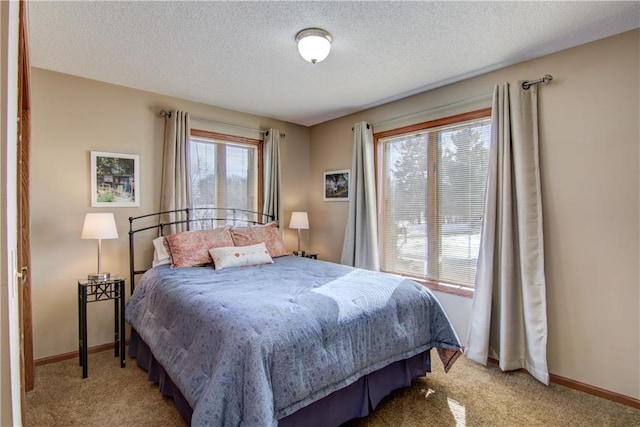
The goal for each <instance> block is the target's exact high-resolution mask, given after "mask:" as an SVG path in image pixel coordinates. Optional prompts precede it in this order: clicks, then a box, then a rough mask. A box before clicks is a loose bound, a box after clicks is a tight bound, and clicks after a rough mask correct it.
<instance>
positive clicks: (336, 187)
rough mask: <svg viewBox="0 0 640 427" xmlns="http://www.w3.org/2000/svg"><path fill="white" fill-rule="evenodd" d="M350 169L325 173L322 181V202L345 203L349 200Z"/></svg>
mask: <svg viewBox="0 0 640 427" xmlns="http://www.w3.org/2000/svg"><path fill="white" fill-rule="evenodd" d="M350 173H351V170H350V169H341V170H334V171H325V172H324V180H323V189H324V192H323V200H324V201H326V202H346V201H348V200H349V174H350Z"/></svg>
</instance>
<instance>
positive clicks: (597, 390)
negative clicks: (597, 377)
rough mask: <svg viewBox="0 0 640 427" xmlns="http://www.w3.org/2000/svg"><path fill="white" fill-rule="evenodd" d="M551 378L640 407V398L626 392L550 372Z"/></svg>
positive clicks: (575, 387) (565, 384) (569, 385)
mask: <svg viewBox="0 0 640 427" xmlns="http://www.w3.org/2000/svg"><path fill="white" fill-rule="evenodd" d="M549 380H550V381H551V382H552V383H555V384H560V385H563V386H565V387H569V388H572V389H575V390H580V391H583V392H585V393H588V394H592V395H594V396H598V397H602V398H603V399H607V400H612V401H614V402H618V403H622V404H623V405H627V406H631V407H632V408H636V409H640V399H634V398H633V397H630V396H625V395H624V394H619V393H615V392H613V391H610V390H605V389H603V388H600V387H596V386H593V385H589V384H585V383H581V382H580V381H575V380H572V379H569V378H565V377H561V376H560V375H554V374H549Z"/></svg>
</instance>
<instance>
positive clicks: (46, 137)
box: [31, 68, 309, 369]
mask: <svg viewBox="0 0 640 427" xmlns="http://www.w3.org/2000/svg"><path fill="white" fill-rule="evenodd" d="M32 88H33V89H32V101H33V152H32V159H33V160H32V169H31V170H32V195H31V197H32V199H31V215H32V218H31V221H32V224H31V226H32V258H33V263H32V264H33V272H32V274H33V276H32V278H33V329H34V351H35V357H36V359H40V358H44V357H47V356H52V355H59V354H63V353H67V352H73V351H77V348H78V326H77V325H78V323H77V322H78V314H77V297H76V296H77V291H76V287H77V279H78V278H81V277H83V276H86V274H87V273H90V272H92V271H94V270H95V269H96V260H97V254H96V252H97V243H96V242H95V241H91V240H81V239H80V231H81V229H82V224H83V221H84V215H85V213H87V212H114V213H115V216H116V222H117V225H118V234H119V236H120V237H119V239H117V240H105V241H103V242H102V249H103V258H102V266H103V270H106V271H110V272H111V273H112V274H113V273H120V274H122V275H125V276H128V269H129V267H128V234H127V232H128V217H129V216H137V215H142V214H145V213H150V212H154V211H157V210H158V208H159V204H160V202H159V193H160V176H161V164H162V141H163V130H164V119H162V118H161V117H159V116H158V112H159V111H160V110H161V109H173V108H178V109H182V110H186V111H189V112H190V113H191V114H192V116H194V117H200V118H205V119H210V120H215V121H220V122H224V123H231V124H237V125H241V126H245V127H248V128H254V129H268V128H270V127H274V128H278V129H280V130H281V131H282V132H284V133H285V134H286V137H285V138H284V139H283V140H282V147H281V157H282V162H283V164H284V166H283V169H282V180H283V193H284V198H283V204H284V211H285V218H288V217H289V216H290V213H291V211H293V210H306V209H307V191H306V190H307V187H308V182H307V180H308V173H309V172H308V167H307V165H308V163H309V131H308V128H306V127H302V126H297V125H293V124H290V123H285V122H280V121H276V120H273V119H268V118H265V117H258V116H252V115H248V114H242V113H238V112H234V111H229V110H225V109H222V108H216V107H211V106H206V105H202V104H197V103H194V102H189V101H185V100H180V99H176V98H171V97H167V96H162V95H158V94H153V93H149V92H143V91H138V90H133V89H129V88H124V87H120V86H115V85H110V84H106V83H101V82H97V81H93V80H87V79H82V78H77V77H73V76H69V75H65V74H59V73H55V72H51V71H45V70H42V69H37V68H36V69H33V71H32ZM192 127H201V128H204V127H206V128H208V129H211V130H215V131H219V132H225V133H230V134H238V133H240V134H242V135H243V136H249V137H254V138H260V137H261V136H260V134H259V133H258V132H253V134H252V132H246V131H240V130H238V129H234V128H229V127H223V126H219V125H213V124H211V123H201V122H198V121H197V120H193V121H192ZM91 151H107V152H115V153H130V154H138V155H140V163H141V179H140V186H141V188H140V197H141V204H140V207H139V208H111V209H107V208H91V207H90V201H89V191H90V171H89V169H90V165H89V162H90V152H91ZM286 223H288V221H286V220H285V225H286ZM285 241H286V243H287V245H288V247H289V248H290V249H292V250H293V249H295V247H296V233H295V231H294V230H289V229H286V228H285ZM149 262H150V258H149ZM127 282H128V281H127ZM112 319H113V305H112V304H110V303H108V302H101V303H94V304H89V307H88V340H89V343H88V344H89V346H90V347H91V346H96V345H100V344H105V343H109V342H113V330H112V329H113V320H112ZM90 369H91V368H90Z"/></svg>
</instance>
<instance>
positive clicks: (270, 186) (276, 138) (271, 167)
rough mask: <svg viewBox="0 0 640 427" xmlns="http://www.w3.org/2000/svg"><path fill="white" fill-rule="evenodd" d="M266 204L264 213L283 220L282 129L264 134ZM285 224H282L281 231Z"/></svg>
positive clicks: (270, 130) (279, 220) (263, 209)
mask: <svg viewBox="0 0 640 427" xmlns="http://www.w3.org/2000/svg"><path fill="white" fill-rule="evenodd" d="M263 141H264V154H263V156H264V159H263V166H264V206H263V208H262V213H264V214H266V215H273V217H274V218H275V220H276V221H278V222H281V221H282V220H283V216H284V214H283V211H282V202H281V200H280V192H281V191H282V190H281V188H282V182H281V177H280V131H279V130H278V129H269V131H268V132H265V135H264V140H263ZM283 229H284V224H280V232H282V231H283Z"/></svg>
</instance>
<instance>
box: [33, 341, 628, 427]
mask: <svg viewBox="0 0 640 427" xmlns="http://www.w3.org/2000/svg"><path fill="white" fill-rule="evenodd" d="M127 364H128V366H127V367H126V368H124V369H121V368H120V366H119V363H118V359H117V358H114V357H113V352H110V351H105V352H101V353H97V354H91V355H89V378H87V379H84V380H83V379H82V378H81V376H82V368H80V367H79V366H78V360H77V359H73V360H67V361H63V362H58V363H53V364H49V365H44V366H38V367H37V368H36V384H35V389H34V390H33V391H30V392H29V393H27V420H26V421H27V425H28V426H34V427H35V426H37V427H41V426H42V427H44V426H168V427H170V426H184V425H185V422H184V421H183V420H182V418H181V417H180V415H179V414H178V412H177V411H176V409H175V407H174V406H173V402H172V401H171V400H170V399H165V398H163V397H162V396H161V394H160V392H159V391H158V388H157V386H156V385H154V384H153V383H150V382H149V381H147V374H146V372H144V371H143V370H142V369H140V368H139V367H138V366H137V365H136V364H135V360H133V359H127ZM373 426H409V427H411V426H625V427H626V426H640V409H634V408H631V407H628V406H625V405H622V404H619V403H615V402H611V401H608V400H604V399H600V398H597V397H594V396H591V395H588V394H585V393H582V392H579V391H576V390H572V389H569V388H566V387H563V386H559V385H554V384H552V385H551V386H549V387H545V386H544V385H542V384H540V383H538V382H537V381H535V380H534V379H533V378H531V377H530V376H529V375H528V374H526V373H521V372H515V373H502V372H501V371H500V370H499V369H498V368H497V367H495V366H490V367H488V368H485V367H483V366H480V365H478V364H475V363H473V362H470V361H468V360H466V359H464V358H460V359H459V360H458V361H457V362H456V364H455V365H454V366H453V368H452V369H451V371H450V372H449V373H448V374H445V373H444V372H443V369H442V365H441V364H440V361H439V360H438V358H437V356H435V355H434V357H433V373H431V374H429V375H427V377H425V378H420V379H418V380H415V381H414V382H413V385H412V386H411V387H409V388H406V389H403V390H399V391H396V392H394V393H392V395H391V396H389V397H388V398H386V399H385V400H384V401H383V402H382V403H381V405H380V406H379V407H378V408H377V409H376V410H375V411H374V413H373V414H371V415H369V416H368V417H367V418H364V419H361V420H354V421H351V422H349V423H347V424H346V425H345V427H373Z"/></svg>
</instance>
